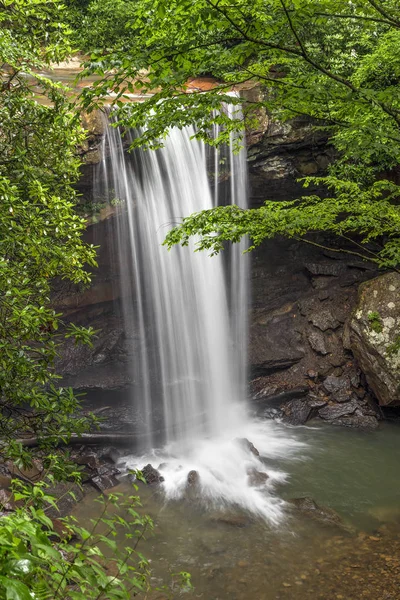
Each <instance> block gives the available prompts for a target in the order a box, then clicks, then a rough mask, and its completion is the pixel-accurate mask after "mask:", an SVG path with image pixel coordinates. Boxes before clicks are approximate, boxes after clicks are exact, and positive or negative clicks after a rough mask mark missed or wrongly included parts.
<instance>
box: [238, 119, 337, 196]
mask: <svg viewBox="0 0 400 600" xmlns="http://www.w3.org/2000/svg"><path fill="white" fill-rule="evenodd" d="M256 140H257V143H255V144H253V145H252V146H251V148H249V150H248V162H249V170H250V180H251V188H252V201H253V204H254V205H260V204H262V203H263V202H265V200H287V199H288V198H289V197H296V196H299V195H302V194H303V192H304V190H303V188H302V185H301V183H299V182H298V181H297V180H298V179H299V178H301V177H306V176H308V175H323V174H324V173H325V172H326V169H327V167H328V165H329V163H330V162H332V160H333V157H334V149H333V148H332V147H330V146H328V144H327V141H328V136H327V134H326V133H324V132H322V131H321V130H319V131H316V130H315V128H313V126H312V123H311V122H310V119H309V118H301V117H299V118H296V119H293V121H288V122H287V123H284V124H281V123H276V122H274V121H268V122H266V131H265V133H264V135H263V136H258V137H257V138H256ZM310 189H311V188H309V191H310Z"/></svg>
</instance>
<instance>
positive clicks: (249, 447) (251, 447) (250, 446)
mask: <svg viewBox="0 0 400 600" xmlns="http://www.w3.org/2000/svg"><path fill="white" fill-rule="evenodd" d="M236 442H238V444H240V445H241V446H242V447H243V448H245V449H246V450H249V452H251V453H252V454H254V456H260V453H259V451H258V450H257V448H256V447H255V445H254V444H253V443H252V442H250V440H248V439H247V438H236Z"/></svg>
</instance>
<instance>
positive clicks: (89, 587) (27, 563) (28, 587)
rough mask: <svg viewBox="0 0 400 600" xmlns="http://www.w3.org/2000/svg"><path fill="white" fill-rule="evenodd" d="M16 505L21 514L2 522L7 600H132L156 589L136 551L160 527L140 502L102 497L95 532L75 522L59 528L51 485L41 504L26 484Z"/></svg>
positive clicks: (62, 522) (1, 572) (1, 586)
mask: <svg viewBox="0 0 400 600" xmlns="http://www.w3.org/2000/svg"><path fill="white" fill-rule="evenodd" d="M16 483H17V482H16ZM135 489H137V487H136V486H135ZM14 498H15V499H16V500H19V501H20V502H23V505H22V507H21V508H18V509H17V510H16V511H15V512H12V513H10V514H9V515H7V516H3V517H2V518H1V521H0V538H1V545H0V598H6V599H7V600H11V599H12V600H32V598H38V599H40V600H61V599H63V598H70V599H71V600H90V599H93V600H117V599H125V600H129V599H130V598H133V597H134V596H136V595H137V594H138V593H139V592H141V591H143V592H146V591H148V590H149V573H150V571H149V564H148V562H147V561H146V559H145V558H144V557H143V556H142V555H141V554H140V552H139V550H138V549H137V546H138V544H139V542H140V540H141V539H143V537H144V536H145V535H146V533H147V532H148V531H151V529H152V527H153V524H152V522H151V520H150V519H149V518H148V517H147V516H144V517H143V516H141V515H140V514H139V512H138V507H139V506H140V501H139V498H138V497H137V496H136V495H132V496H129V497H128V498H122V494H115V493H114V494H108V496H107V497H103V496H102V497H100V498H98V499H97V500H96V501H95V502H98V503H99V504H100V507H99V508H97V509H95V510H94V512H95V513H98V515H99V516H98V517H97V518H95V519H91V526H90V527H89V528H85V527H82V526H80V525H79V524H78V523H77V522H76V520H75V519H74V518H72V517H68V518H65V519H59V520H58V521H57V526H56V522H55V521H54V520H52V519H50V518H49V517H48V516H47V514H46V512H47V510H48V507H49V506H55V503H54V499H53V498H52V497H51V496H49V495H48V494H47V493H46V483H45V482H42V483H41V484H38V485H36V486H35V488H34V497H32V490H31V489H30V488H28V487H26V486H24V485H23V484H21V483H19V485H16V487H15V489H14Z"/></svg>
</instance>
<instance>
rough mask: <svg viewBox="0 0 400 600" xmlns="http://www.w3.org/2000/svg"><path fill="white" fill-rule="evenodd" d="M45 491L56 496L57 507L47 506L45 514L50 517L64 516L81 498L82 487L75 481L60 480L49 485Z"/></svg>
mask: <svg viewBox="0 0 400 600" xmlns="http://www.w3.org/2000/svg"><path fill="white" fill-rule="evenodd" d="M46 492H47V493H48V494H49V495H50V496H54V497H55V498H56V504H57V508H54V507H53V506H49V507H48V508H47V509H46V514H47V516H48V517H50V518H51V519H57V518H59V517H65V516H66V515H68V514H69V513H70V512H71V510H72V508H73V507H74V506H75V504H76V503H77V502H80V501H81V500H82V498H83V495H84V494H83V491H82V488H81V487H80V486H79V485H78V484H76V483H70V482H66V483H64V482H60V483H57V484H55V485H53V486H51V487H49V488H48V489H47V490H46Z"/></svg>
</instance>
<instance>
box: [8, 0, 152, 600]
mask: <svg viewBox="0 0 400 600" xmlns="http://www.w3.org/2000/svg"><path fill="white" fill-rule="evenodd" d="M66 18H67V14H66V13H65V11H64V8H63V6H62V5H61V4H60V3H59V2H58V1H57V0H54V1H53V0H43V1H42V0H34V1H32V0H5V1H3V2H0V25H1V27H0V55H1V57H2V61H1V67H0V123H1V128H0V298H1V300H0V366H1V369H0V463H2V464H3V465H4V463H6V464H7V465H8V466H9V467H10V469H11V470H12V471H13V472H15V471H16V470H18V469H21V470H22V472H24V470H25V469H27V468H28V469H29V468H30V467H31V466H32V463H33V454H32V452H29V451H28V450H27V449H26V448H25V446H24V445H23V443H22V442H23V439H22V438H26V437H28V438H30V437H34V438H35V439H36V440H37V441H38V446H39V447H38V455H39V456H40V461H41V465H43V473H42V475H43V479H42V480H41V481H39V482H38V483H36V484H35V485H30V484H29V485H28V484H26V485H25V484H22V483H21V481H20V480H19V479H15V480H14V482H13V488H12V490H11V491H10V492H9V491H6V490H1V495H0V511H1V513H2V514H1V518H0V540H1V543H0V599H1V600H32V598H36V599H38V600H39V599H41V600H53V599H57V598H66V597H68V598H71V599H76V600H78V599H82V600H83V599H85V600H87V599H89V598H96V599H97V600H100V599H107V600H111V599H117V598H126V599H128V598H131V597H133V596H134V595H136V594H137V593H138V591H139V590H144V591H146V590H147V589H148V587H149V585H148V565H147V562H146V561H145V559H144V558H143V557H142V556H141V555H140V554H139V553H138V550H137V549H136V546H137V543H138V542H139V541H140V539H141V538H142V536H143V535H144V532H145V531H146V529H149V528H150V527H151V522H150V521H149V519H147V517H142V516H140V515H139V514H138V513H137V511H136V505H137V502H138V499H137V498H136V497H131V498H129V499H128V500H126V501H125V502H122V501H121V499H120V498H118V497H116V496H114V495H110V496H108V498H107V500H105V499H101V502H103V503H104V507H103V510H102V511H101V516H100V518H99V519H98V520H97V521H96V522H95V523H94V524H93V528H92V530H87V529H85V528H83V527H81V526H79V525H78V524H77V523H76V522H75V521H74V520H73V519H69V520H63V521H62V522H59V527H61V528H62V529H63V533H61V532H60V529H59V528H57V527H56V524H57V523H56V521H54V520H52V519H50V518H49V517H48V514H47V513H48V511H49V508H51V507H53V508H56V505H57V501H55V500H54V498H52V497H51V495H49V494H48V492H47V491H46V490H47V489H48V488H47V486H48V485H49V484H50V485H52V484H53V483H54V480H55V479H57V480H63V481H66V482H71V483H70V486H71V487H73V483H74V482H76V481H78V482H79V480H80V473H79V472H77V470H76V468H75V467H74V466H73V465H72V464H71V463H70V462H69V461H68V456H67V455H66V454H64V453H61V452H56V449H55V448H56V446H57V444H58V443H59V442H67V441H68V439H69V437H70V435H71V433H78V434H79V433H81V432H83V431H86V430H87V428H88V427H89V426H90V424H91V423H92V422H93V419H89V418H82V417H81V416H80V415H79V402H78V399H77V397H76V396H75V395H74V393H73V391H72V390H71V389H64V388H60V387H58V386H57V381H58V377H57V374H56V373H55V370H54V360H55V358H56V356H57V352H58V347H59V344H60V342H61V341H62V339H63V338H64V337H73V338H75V341H76V343H89V344H90V343H91V342H90V340H91V336H92V335H93V334H94V332H93V331H92V329H91V328H88V329H85V328H81V327H77V326H74V325H71V326H69V327H66V326H65V324H64V323H63V321H62V319H61V315H60V314H57V313H56V312H55V311H54V308H53V307H52V304H51V298H50V295H51V283H52V280H53V279H54V278H55V277H58V278H62V279H67V280H69V281H71V282H73V283H76V284H79V285H83V286H86V285H89V283H90V276H89V273H88V271H87V270H86V269H87V267H93V266H95V265H96V252H95V248H94V247H92V246H89V245H87V244H85V243H84V242H83V241H82V239H81V236H82V233H83V231H84V228H85V220H84V219H82V218H81V217H79V216H78V215H77V214H76V213H75V204H76V194H75V191H74V189H73V184H74V183H75V181H76V180H77V178H78V174H79V173H78V168H79V160H78V159H77V153H76V150H77V147H78V145H79V143H80V142H81V141H82V139H83V135H84V132H83V130H82V128H81V126H80V123H79V121H80V119H79V115H78V114H77V112H76V109H75V107H74V106H73V105H72V104H71V102H70V100H69V99H68V96H67V94H66V91H65V90H64V89H63V87H62V86H61V85H59V84H58V83H54V82H53V81H52V80H51V79H49V78H47V77H44V76H43V75H40V74H38V73H40V72H41V71H42V70H43V69H45V68H46V67H48V66H49V64H50V63H51V62H52V61H60V60H63V59H65V58H67V57H68V56H69V55H70V52H71V47H70V43H69V33H68V28H67V26H66V25H65V20H66ZM60 332H63V333H60ZM25 472H26V471H25ZM46 474H47V475H46ZM68 486H69V484H67V487H68ZM67 493H68V492H67ZM71 493H72V492H71ZM117 505H118V510H123V511H125V513H126V514H127V515H128V519H125V518H123V517H121V515H120V514H119V513H115V515H113V513H112V511H113V510H115V507H117ZM110 507H111V508H112V510H110ZM118 532H120V533H119V535H120V539H121V540H122V544H121V548H122V549H121V551H120V550H119V549H118V547H117V545H116V542H115V540H114V537H115V536H116V535H117V533H118ZM103 552H105V553H106V554H107V552H111V553H112V557H111V558H110V557H109V556H108V557H107V559H106V557H105V556H104V555H103ZM110 567H112V568H113V571H112V572H110V571H109V569H110ZM132 588H133V590H132Z"/></svg>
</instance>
